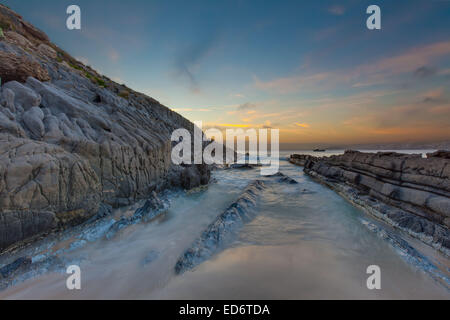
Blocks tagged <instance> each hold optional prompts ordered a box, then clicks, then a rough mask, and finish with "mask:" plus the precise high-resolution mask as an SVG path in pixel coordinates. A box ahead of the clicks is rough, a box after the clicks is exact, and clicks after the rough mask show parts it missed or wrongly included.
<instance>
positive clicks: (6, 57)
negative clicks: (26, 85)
mask: <svg viewBox="0 0 450 320" xmlns="http://www.w3.org/2000/svg"><path fill="white" fill-rule="evenodd" d="M30 76H31V77H34V78H36V79H39V80H41V81H48V80H50V77H49V75H48V72H47V70H45V69H44V68H43V67H42V66H41V65H40V64H39V63H37V62H35V61H32V60H30V59H29V58H27V57H25V56H18V55H16V54H13V53H7V52H3V51H0V78H2V81H3V82H9V81H14V80H15V81H19V82H25V81H26V80H27V78H28V77H30Z"/></svg>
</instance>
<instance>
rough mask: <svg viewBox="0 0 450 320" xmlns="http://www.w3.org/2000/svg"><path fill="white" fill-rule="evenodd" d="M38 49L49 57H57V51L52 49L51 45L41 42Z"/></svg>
mask: <svg viewBox="0 0 450 320" xmlns="http://www.w3.org/2000/svg"><path fill="white" fill-rule="evenodd" d="M38 51H39V52H40V53H42V54H43V55H45V56H47V57H48V58H50V59H56V57H57V53H56V51H55V49H53V48H52V47H50V46H48V45H46V44H44V43H41V44H40V45H39V46H38Z"/></svg>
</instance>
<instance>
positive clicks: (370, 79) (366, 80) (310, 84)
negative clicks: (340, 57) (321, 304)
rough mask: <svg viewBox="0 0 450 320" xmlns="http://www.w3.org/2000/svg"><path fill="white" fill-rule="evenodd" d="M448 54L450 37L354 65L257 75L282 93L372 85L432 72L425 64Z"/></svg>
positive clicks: (257, 82)
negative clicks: (277, 75)
mask: <svg viewBox="0 0 450 320" xmlns="http://www.w3.org/2000/svg"><path fill="white" fill-rule="evenodd" d="M448 54H450V41H443V42H436V43H432V44H429V45H425V46H422V47H416V48H411V49H409V50H407V51H405V52H403V53H401V54H398V55H394V56H393V57H389V58H384V59H380V60H378V61H375V62H372V63H367V64H362V65H359V66H356V67H353V68H350V69H341V70H336V71H328V72H317V73H313V74H300V75H293V76H287V77H281V78H275V79H273V80H269V81H261V80H260V79H258V78H257V77H254V86H255V87H256V88H258V89H260V90H264V91H273V92H277V93H280V94H288V93H294V92H299V91H301V90H306V89H314V90H327V89H330V88H332V87H335V86H337V85H349V84H350V85H351V86H353V87H364V86H372V85H377V84H383V83H386V82H387V81H388V80H389V79H390V78H392V77H394V76H398V75H401V74H405V73H410V72H417V73H416V76H419V77H424V76H425V77H426V76H430V75H431V74H433V72H436V70H433V68H432V67H423V66H427V65H429V63H430V62H432V61H434V60H437V59H439V58H441V57H443V56H447V55H448ZM351 83H353V84H351Z"/></svg>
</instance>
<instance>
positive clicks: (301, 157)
mask: <svg viewBox="0 0 450 320" xmlns="http://www.w3.org/2000/svg"><path fill="white" fill-rule="evenodd" d="M314 159H317V158H316V157H313V156H310V155H307V154H291V155H290V156H289V159H288V160H289V162H290V163H292V164H295V165H297V166H304V165H305V163H306V161H308V160H314Z"/></svg>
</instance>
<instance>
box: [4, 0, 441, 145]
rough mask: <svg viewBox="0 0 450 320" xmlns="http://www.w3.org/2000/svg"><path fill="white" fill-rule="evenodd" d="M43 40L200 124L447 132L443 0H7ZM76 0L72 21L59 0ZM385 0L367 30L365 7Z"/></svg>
mask: <svg viewBox="0 0 450 320" xmlns="http://www.w3.org/2000/svg"><path fill="white" fill-rule="evenodd" d="M1 2H2V3H4V4H6V5H7V6H9V7H10V8H12V9H13V10H15V11H16V12H18V13H19V14H21V15H22V16H23V17H24V18H25V19H26V20H28V21H30V22H31V23H33V24H34V25H35V26H37V27H38V28H40V29H41V30H43V31H44V32H46V33H47V34H48V35H49V37H50V39H51V40H52V42H54V43H55V44H57V45H58V46H60V47H61V48H63V49H64V50H66V51H67V52H69V53H70V54H71V55H72V56H74V57H75V58H77V59H78V60H80V61H82V62H84V63H86V64H88V65H90V66H92V67H93V68H94V69H96V70H97V71H99V72H100V73H103V74H105V75H106V76H108V77H110V78H111V79H113V80H115V81H117V82H119V83H125V84H126V85H127V86H129V87H131V88H133V89H134V90H136V91H140V92H143V93H146V94H147V95H149V96H151V97H153V98H155V99H157V100H158V101H160V102H161V103H162V104H164V105H166V106H168V107H169V108H171V109H173V110H175V111H177V112H179V113H180V114H182V115H183V116H185V117H186V118H188V119H189V120H191V121H202V122H203V128H204V129H205V128H211V127H214V128H219V129H223V128H228V127H230V128H236V127H242V128H274V129H279V130H280V142H281V143H286V144H299V145H301V144H329V145H337V144H362V143H366V144H368V143H392V142H399V143H402V142H408V143H410V142H430V141H433V142H435V141H449V140H450V89H449V88H450V0H417V1H416V0H396V1H393V0H391V1H386V0H370V1H364V0H350V1H312V0H308V1H306V0H305V1H299V0H296V1H282V0H278V1H259V0H255V1H244V0H227V1H225V0H216V1H211V0H204V1H200V0H190V1H175V0H164V1H149V0H143V1H139V0H128V1H118V0H117V1H116V0H108V1H105V0H89V1H88V0H79V1H74V0H72V1H65V0H54V1H52V0H20V1H18V0H7V1H3V0H2V1H1ZM71 4H77V5H78V6H80V8H81V20H82V21H81V30H68V29H67V28H66V19H67V17H68V15H67V14H66V8H67V7H68V6H69V5H71ZM372 4H376V5H378V6H379V7H380V9H381V30H369V29H367V27H366V20H367V18H368V17H369V14H367V13H366V9H367V7H368V6H369V5H372Z"/></svg>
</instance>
